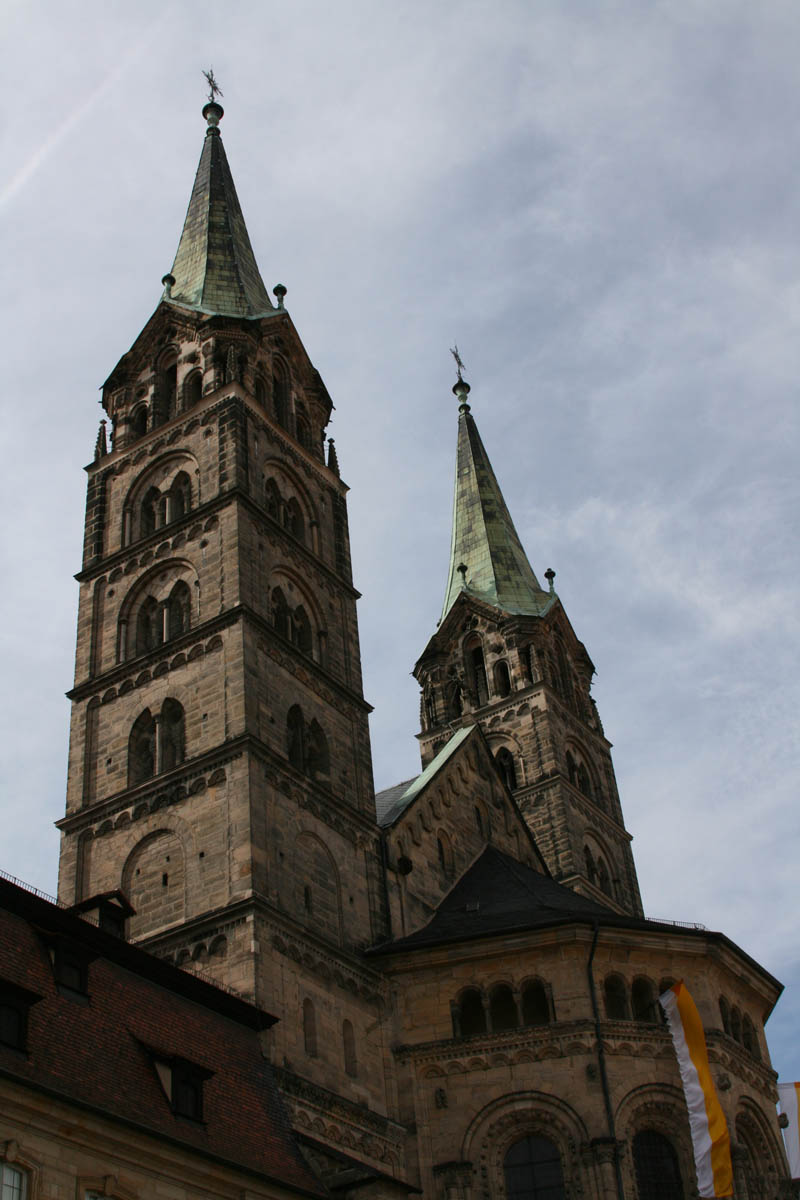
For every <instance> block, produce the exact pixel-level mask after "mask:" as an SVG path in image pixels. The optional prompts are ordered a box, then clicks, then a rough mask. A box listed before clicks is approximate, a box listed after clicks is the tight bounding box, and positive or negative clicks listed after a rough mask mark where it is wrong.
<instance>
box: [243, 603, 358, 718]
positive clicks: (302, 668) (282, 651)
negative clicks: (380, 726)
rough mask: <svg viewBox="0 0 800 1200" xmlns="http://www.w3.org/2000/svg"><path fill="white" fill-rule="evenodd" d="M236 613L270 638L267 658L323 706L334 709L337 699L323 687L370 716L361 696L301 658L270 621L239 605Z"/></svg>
mask: <svg viewBox="0 0 800 1200" xmlns="http://www.w3.org/2000/svg"><path fill="white" fill-rule="evenodd" d="M237 611H241V612H242V613H243V614H244V617H245V619H246V620H248V621H250V622H251V624H252V625H253V626H254V628H256V629H258V631H259V632H260V633H261V634H265V635H266V636H267V637H269V638H270V642H268V643H267V653H268V654H269V656H270V658H271V659H273V661H274V662H277V663H279V664H280V665H281V666H282V667H283V668H284V669H285V670H287V671H289V672H290V674H292V675H294V677H295V678H296V679H300V682H301V683H304V684H305V685H306V686H307V687H311V690H312V691H315V692H316V693H317V695H318V696H320V698H321V699H322V700H324V701H325V703H326V704H333V705H335V704H336V698H335V697H334V696H333V695H332V694H331V692H329V691H326V690H325V685H327V686H328V687H330V688H333V689H334V690H335V691H336V692H338V693H339V695H340V696H341V697H342V698H343V699H345V700H347V701H348V703H350V704H352V705H354V706H355V707H356V708H360V709H361V710H362V711H363V712H366V713H371V712H372V705H371V704H369V703H368V702H367V701H366V700H365V699H364V697H363V696H361V695H359V693H358V692H355V691H353V689H352V688H350V687H348V685H347V684H346V683H342V682H341V680H338V679H336V677H335V676H334V675H331V674H330V672H329V671H327V670H326V669H325V667H323V666H320V664H319V663H318V662H317V661H316V660H315V659H313V658H309V656H308V655H307V654H303V653H302V651H301V650H298V649H297V647H296V646H293V645H292V643H291V642H290V641H289V640H288V638H284V637H281V635H280V634H279V633H276V631H275V627H274V625H271V624H270V623H269V621H267V620H265V619H264V617H262V616H260V615H259V614H258V613H256V612H255V611H254V610H253V609H252V608H249V607H248V606H246V605H240V606H239V608H238V610H237ZM309 671H310V673H311V675H313V676H314V677H315V682H314V683H311V681H310V679H309Z"/></svg>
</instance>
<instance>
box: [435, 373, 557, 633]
mask: <svg viewBox="0 0 800 1200" xmlns="http://www.w3.org/2000/svg"><path fill="white" fill-rule="evenodd" d="M456 386H458V385H456ZM463 386H466V385H463ZM454 390H455V389H454ZM462 564H463V565H464V566H466V568H467V570H466V574H465V575H463V576H462V573H461V572H460V571H459V569H458V568H459V566H461V565H462ZM462 591H466V592H467V594H468V595H470V596H474V597H475V598H476V599H478V600H483V601H484V602H485V603H486V604H491V605H492V606H493V607H495V608H501V609H502V610H503V611H504V612H507V613H513V614H524V615H526V616H540V615H541V614H542V613H543V612H545V611H546V610H547V608H548V607H549V605H550V603H551V602H552V597H551V596H550V593H549V592H546V591H544V590H543V588H542V587H541V585H540V583H539V581H538V579H537V578H536V576H535V575H534V573H533V570H532V568H531V565H530V563H529V562H528V559H527V556H526V554H525V551H524V550H523V548H522V542H521V541H520V540H519V536H518V534H517V531H516V529H515V528H514V522H513V521H512V520H511V514H510V513H509V511H508V508H507V507H506V502H505V500H504V499H503V493H502V492H501V491H500V484H499V483H498V482H497V479H496V477H495V473H494V471H493V470H492V464H491V463H490V462H489V455H488V454H487V453H486V450H485V449H484V446H483V442H482V441H481V437H480V434H479V433H478V427H477V425H476V424H475V420H474V418H473V416H472V414H471V412H470V408H469V405H468V404H467V403H465V402H462V404H461V405H460V408H459V418H458V449H457V453H456V484H455V494H454V497H453V532H452V540H451V546H450V573H449V576H448V580H447V590H446V593H445V598H444V607H443V609H442V617H441V619H442V620H444V618H445V617H446V616H447V614H448V612H449V611H450V609H451V608H452V606H453V603H454V602H455V600H456V597H457V596H458V595H459V594H460V593H461V592H462Z"/></svg>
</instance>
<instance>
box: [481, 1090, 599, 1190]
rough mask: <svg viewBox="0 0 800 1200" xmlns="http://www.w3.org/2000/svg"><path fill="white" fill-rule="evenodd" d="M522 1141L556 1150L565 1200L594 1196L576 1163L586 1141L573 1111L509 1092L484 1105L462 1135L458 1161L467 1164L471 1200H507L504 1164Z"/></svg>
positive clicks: (587, 1172) (547, 1098)
mask: <svg viewBox="0 0 800 1200" xmlns="http://www.w3.org/2000/svg"><path fill="white" fill-rule="evenodd" d="M526 1138H544V1139H546V1140H547V1141H549V1142H551V1143H552V1145H553V1146H554V1147H555V1148H556V1150H557V1152H558V1156H559V1159H560V1165H561V1173H562V1180H563V1192H562V1195H563V1197H564V1198H565V1200H572V1198H573V1197H577V1196H578V1195H580V1194H581V1193H582V1192H583V1193H585V1194H588V1195H599V1194H600V1187H599V1184H600V1181H599V1179H596V1178H595V1171H594V1167H593V1165H592V1164H591V1163H587V1162H585V1161H582V1159H581V1147H582V1145H583V1144H585V1143H586V1142H588V1140H589V1135H588V1132H587V1130H586V1126H585V1125H584V1123H583V1121H582V1120H581V1118H580V1117H579V1116H578V1114H577V1113H576V1112H575V1110H574V1109H573V1108H572V1107H571V1106H570V1105H568V1104H566V1103H565V1102H564V1101H563V1100H560V1099H558V1098H557V1097H556V1096H552V1095H547V1094H545V1093H543V1092H512V1093H509V1094H508V1095H506V1096H502V1097H500V1098H499V1099H497V1100H493V1101H491V1103H490V1104H487V1105H486V1107H485V1108H483V1109H482V1110H481V1111H480V1112H479V1113H478V1114H477V1115H476V1116H475V1117H474V1118H473V1120H472V1121H471V1122H470V1124H469V1126H468V1128H467V1130H466V1132H465V1134H464V1137H463V1141H462V1152H461V1156H460V1157H461V1160H462V1162H471V1163H472V1168H473V1180H474V1191H473V1195H474V1196H475V1197H476V1198H478V1197H479V1198H480V1200H508V1195H509V1193H508V1190H507V1188H506V1173H505V1170H504V1167H505V1164H506V1158H507V1155H508V1154H509V1151H511V1150H512V1148H513V1147H515V1146H517V1145H519V1143H521V1142H522V1141H524V1140H525V1139H526ZM554 1200H555V1193H554Z"/></svg>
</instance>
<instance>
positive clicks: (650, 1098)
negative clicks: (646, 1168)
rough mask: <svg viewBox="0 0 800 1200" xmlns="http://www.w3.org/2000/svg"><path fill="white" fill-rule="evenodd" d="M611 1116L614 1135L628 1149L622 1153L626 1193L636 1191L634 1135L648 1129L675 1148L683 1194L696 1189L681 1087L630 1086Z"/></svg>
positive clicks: (669, 1085) (651, 1084)
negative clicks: (612, 1116) (614, 1128)
mask: <svg viewBox="0 0 800 1200" xmlns="http://www.w3.org/2000/svg"><path fill="white" fill-rule="evenodd" d="M614 1120H615V1125H616V1131H617V1139H618V1141H621V1142H623V1143H624V1144H625V1146H626V1147H627V1149H628V1153H626V1154H623V1156H622V1172H623V1176H624V1178H625V1184H626V1194H629V1195H631V1196H638V1194H639V1193H638V1188H637V1185H636V1166H635V1162H634V1156H633V1146H634V1138H635V1137H636V1135H637V1134H638V1133H644V1132H647V1131H652V1132H654V1133H657V1134H659V1135H660V1136H661V1137H663V1138H666V1139H667V1140H668V1142H669V1143H670V1145H671V1146H672V1148H673V1149H674V1151H675V1155H676V1157H677V1160H678V1167H679V1170H680V1179H681V1185H682V1189H683V1195H684V1197H689V1196H692V1195H694V1194H695V1193H696V1188H695V1169H694V1155H693V1153H692V1138H691V1132H690V1130H689V1117H688V1114H687V1112H686V1102H685V1100H684V1098H683V1092H682V1091H681V1089H680V1088H678V1087H674V1086H673V1085H672V1084H669V1083H648V1084H643V1085H642V1086H641V1087H637V1088H633V1089H632V1090H631V1091H630V1092H628V1094H627V1095H626V1096H625V1097H624V1098H623V1099H622V1101H621V1102H620V1104H619V1106H618V1108H617V1111H616V1114H615V1118H614Z"/></svg>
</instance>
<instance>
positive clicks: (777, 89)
mask: <svg viewBox="0 0 800 1200" xmlns="http://www.w3.org/2000/svg"><path fill="white" fill-rule="evenodd" d="M3 40H4V46H3V57H2V61H3V76H4V80H3V82H4V89H3V91H4V96H5V101H4V104H3V121H2V125H3V128H2V135H1V136H2V162H3V164H4V168H5V170H4V172H3V180H2V183H1V184H0V229H2V233H1V234H0V237H2V254H3V267H4V270H3V279H4V286H3V288H2V296H1V297H0V302H1V303H2V307H3V314H2V319H3V328H4V331H5V338H4V345H5V350H4V352H3V359H2V364H3V374H4V387H3V391H4V403H3V421H2V434H1V436H2V445H3V464H4V466H3V471H2V475H0V487H1V488H2V493H3V495H2V500H3V504H4V512H5V513H6V514H7V516H6V520H5V521H4V522H3V525H2V529H1V530H0V538H2V554H3V565H4V570H5V581H6V582H5V586H4V588H3V589H2V592H1V593H0V604H2V608H3V612H2V621H0V629H2V631H3V632H2V635H0V639H1V640H2V646H1V647H0V648H1V649H2V658H3V662H4V663H5V679H6V686H5V688H4V689H3V692H2V717H1V718H0V719H1V720H2V736H3V743H4V747H5V753H4V755H3V759H2V773H3V779H2V798H3V799H2V802H3V805H4V823H3V828H4V838H3V847H2V856H1V857H2V861H1V862H0V866H2V867H4V868H5V869H6V870H7V871H9V872H11V873H13V874H15V875H17V876H19V877H21V878H23V879H25V880H27V881H29V882H31V883H33V884H35V885H38V886H40V887H42V888H44V889H45V890H46V891H49V892H53V891H55V886H56V860H57V838H56V835H55V832H54V831H53V829H52V821H53V820H55V819H57V818H58V816H59V815H61V813H62V812H63V803H64V779H65V768H66V752H67V720H68V711H67V710H68V706H67V702H66V700H65V699H64V695H63V693H64V691H65V690H66V689H67V688H68V687H69V686H70V683H71V674H72V656H73V652H74V635H75V609H76V598H77V585H76V584H75V583H74V581H73V579H72V574H73V573H74V572H75V571H76V570H77V569H78V568H79V565H80V553H81V539H82V521H83V502H84V488H85V477H84V474H83V471H82V466H83V464H85V463H86V462H88V461H89V459H90V458H91V454H92V449H93V445H94V438H95V435H96V430H97V421H98V418H99V416H100V410H99V409H98V407H97V400H98V392H97V388H98V387H99V385H100V384H101V383H102V382H103V380H104V379H105V377H106V376H107V374H108V373H109V371H110V369H111V368H112V367H113V366H114V364H115V362H116V361H117V359H118V358H119V356H120V355H121V354H122V353H123V352H124V351H125V350H126V349H127V348H128V346H129V345H130V343H131V342H132V341H133V339H134V337H135V336H136V334H137V333H138V331H139V329H140V328H141V326H142V325H143V324H144V322H145V320H146V319H147V318H148V316H149V315H150V313H151V312H152V310H153V309H154V308H155V306H156V304H157V302H158V299H159V295H160V291H161V288H160V279H161V276H162V275H163V274H164V273H165V271H167V270H168V269H169V267H170V265H171V263H172V259H173V256H174V252H175V248H176V246H177V241H178V237H179V234H180V229H181V225H182V220H183V216H184V212H185V208H186V204H187V201H188V197H189V192H190V189H191V184H192V179H193V176H194V171H195V168H196V164H197V159H198V157H199V154H200V150H201V145H202V140H203V131H204V124H203V121H202V118H201V116H200V109H201V107H202V104H203V101H204V81H203V78H202V76H201V74H200V70H201V68H203V67H206V66H208V65H209V64H213V66H214V69H215V72H216V74H217V76H218V78H219V81H220V83H221V86H222V88H223V90H224V93H225V97H224V101H223V103H224V105H225V109H226V116H225V119H224V121H223V126H222V132H223V137H224V140H225V145H226V149H227V152H228V157H229V159H230V162H231V166H232V169H233V173H234V178H235V180H236V184H237V189H238V192H239V198H240V200H241V203H242V207H243V209H244V213H245V217H246V220H247V223H248V227H249V231H250V237H251V240H252V242H253V245H254V248H255V251H256V255H257V257H258V260H259V264H260V266H261V269H262V274H263V276H264V280H265V283H266V284H267V286H268V287H272V285H273V284H274V283H276V282H278V281H281V282H283V283H285V284H286V286H287V288H288V296H287V307H288V308H289V310H290V312H291V313H292V316H293V318H294V320H295V323H296V325H297V327H298V329H299V331H300V334H301V336H302V337H303V340H304V342H305V344H306V346H307V348H308V350H309V353H310V354H311V357H312V359H313V361H314V362H315V364H316V366H317V367H318V368H319V369H320V371H321V372H322V375H323V377H324V378H325V380H326V382H327V385H328V387H329V390H330V392H331V395H332V396H333V399H334V403H335V405H336V411H335V413H334V420H333V423H332V426H331V429H330V432H331V433H332V434H333V435H334V436H335V438H336V442H337V448H338V451H339V458H340V462H341V466H342V473H343V475H344V477H345V478H346V480H347V481H348V483H349V484H350V486H351V488H352V492H351V497H350V521H351V532H352V540H353V562H354V570H355V576H356V583H357V585H358V586H359V588H360V589H361V591H362V592H363V595H364V598H363V600H362V601H361V603H360V616H361V636H362V651H363V657H364V670H365V691H366V695H367V697H368V699H369V700H370V701H371V702H372V703H373V704H374V705H375V713H374V715H373V718H372V732H373V749H374V761H375V779H376V785H377V786H378V787H385V786H388V785H389V784H391V783H394V782H397V781H398V780H400V779H403V778H407V777H408V776H410V775H413V774H414V773H415V771H416V770H417V769H418V757H417V744H416V742H415V740H414V737H413V734H414V732H415V731H416V728H417V719H418V699H417V689H416V685H415V684H414V682H413V680H412V679H411V678H410V676H409V671H410V669H411V667H412V666H413V663H414V661H415V659H416V657H417V655H418V654H419V653H420V651H421V650H422V649H423V647H424V645H425V643H426V641H427V639H428V637H429V636H430V634H431V633H432V632H433V629H434V627H435V622H436V619H437V617H438V615H439V611H440V607H441V602H442V598H443V592H444V586H445V580H446V568H447V555H448V549H449V529H450V506H451V495H452V477H453V463H454V453H455V434H456V404H455V401H454V398H453V396H452V395H451V392H450V387H451V385H452V382H453V370H452V361H451V359H450V356H449V354H448V347H450V346H451V345H452V344H453V342H454V340H456V341H457V342H458V345H459V347H460V350H461V353H462V356H463V358H464V360H465V362H466V364H467V368H468V370H467V377H468V379H469V381H470V383H471V384H472V388H473V391H472V396H471V400H472V402H473V412H474V414H475V416H476V418H477V421H478V424H479V427H480V429H481V433H482V435H483V439H484V442H485V444H486V446H487V449H488V451H489V454H490V455H491V457H492V460H493V463H494V467H495V470H496V472H497V474H498V477H499V479H500V481H501V484H502V486H503V489H504V492H505V496H506V500H507V502H508V504H509V507H510V509H511V511H512V514H513V516H514V518H515V522H516V525H517V529H518V531H519V533H520V535H521V537H522V540H523V542H524V544H525V546H526V548H527V550H528V554H529V557H530V559H531V562H532V565H533V566H534V569H535V570H536V571H537V573H538V574H539V577H540V578H541V575H542V572H543V571H544V570H545V568H546V567H548V566H552V567H553V568H554V569H555V570H556V571H557V578H556V588H557V590H558V592H559V594H560V596H561V598H562V600H563V602H564V604H565V606H566V609H567V612H568V614H569V616H570V618H571V620H572V623H573V625H574V627H575V630H576V632H577V633H578V636H579V637H581V638H582V639H583V641H584V642H585V644H586V646H587V649H588V650H589V653H590V654H591V656H592V658H593V660H594V662H595V664H596V666H597V672H598V674H597V680H596V684H595V696H596V699H597V701H598V705H599V707H600V712H601V715H602V717H603V720H604V724H605V728H606V732H607V734H608V736H609V737H610V738H611V739H612V740H613V742H614V743H615V763H616V769H617V774H618V778H619V785H620V792H621V795H622V802H623V807H624V810H625V814H626V821H627V825H628V828H629V829H630V830H631V832H632V833H633V835H634V838H635V842H634V850H635V853H636V858H637V864H638V869H639V878H640V882H641V886H642V893H643V897H644V902H645V907H646V910H647V912H648V913H649V914H650V915H652V916H658V917H667V918H672V919H679V920H694V921H700V922H703V923H704V924H706V925H708V926H709V927H713V928H721V929H723V930H724V931H725V932H726V933H727V934H728V935H729V936H730V937H731V938H732V939H733V940H734V941H736V942H737V943H739V944H740V945H741V946H742V947H743V948H744V949H746V950H747V951H748V952H749V953H750V954H751V955H753V956H754V957H756V958H757V959H759V961H761V962H762V963H763V964H764V965H765V966H766V967H767V968H768V969H769V970H770V971H772V972H773V973H774V974H776V975H777V976H778V977H779V978H780V979H782V980H783V981H784V982H785V983H786V984H787V992H786V994H785V996H784V998H783V999H782V1000H781V1002H780V1004H779V1006H778V1009H777V1010H776V1013H775V1014H774V1016H773V1018H772V1020H771V1021H770V1024H769V1033H770V1042H771V1046H772V1052H773V1060H774V1062H775V1065H776V1067H777V1069H778V1070H779V1071H780V1073H781V1077H782V1078H784V1079H800V1038H798V1036H797V1033H796V1029H797V1026H798V1023H800V999H798V997H799V996H800V946H799V945H798V937H797V925H798V922H797V915H796V905H797V901H798V893H799V892H800V887H799V886H798V868H797V860H796V855H797V852H798V846H799V845H800V838H799V837H798V834H799V833H800V829H799V828H798V826H799V825H800V819H799V817H798V812H799V811H800V809H799V806H798V803H797V790H798V789H797V784H798V761H797V759H798V739H797V733H796V729H797V712H798V706H799V705H800V696H798V662H797V657H798V656H797V644H798V619H797V594H798V555H797V538H796V513H797V501H798V495H797V493H798V483H797V476H798V471H797V447H798V429H797V415H796V414H797V401H796V393H797V382H796V381H797V377H798V374H799V373H800V338H799V336H798V335H799V334H800V221H799V220H798V211H799V210H800V203H799V200H798V197H799V196H800V76H798V71H797V51H798V44H799V43H800V6H798V5H797V4H796V3H795V2H794V0H787V2H786V3H781V2H780V0H771V2H770V0H768V2H767V3H762V4H760V5H757V6H756V5H753V4H751V3H744V2H739V0H728V2H726V3H714V2H713V0H705V2H703V3H700V2H697V3H694V2H692V0H670V2H669V3H652V4H646V5H643V4H641V3H638V2H636V0H633V2H631V3H627V2H625V0H619V2H617V3H614V2H608V3H606V2H603V0H591V2H586V3H582V2H580V0H575V2H572V3H564V0H539V2H538V3H536V4H532V3H530V2H529V0H522V2H520V3H516V2H514V0H494V2H493V3H483V2H480V3H476V2H472V3H470V2H469V0H463V2H461V3H456V2H454V0H453V2H450V0H440V2H438V3H435V4H431V3H430V2H429V0H428V2H426V3H422V2H420V3H417V2H416V0H414V2H407V3H406V2H402V0H397V2H395V3H389V2H388V0H385V2H383V3H376V2H375V0H364V2H358V0H341V2H340V3H338V4H336V5H330V4H326V3H322V2H311V0H294V2H293V3H291V4H285V3H281V4H279V3H277V2H275V0H264V2H262V3H258V4H257V3H247V2H246V0H240V2H238V3H237V2H236V0H232V2H230V3H228V4H226V5H225V6H223V5H221V4H212V3H206V2H204V0H191V2H186V3H184V2H180V0H176V2H173V3H164V2H159V3H150V2H148V0H140V2H139V3H137V4H135V5H132V4H130V3H127V2H126V3H116V2H113V0H103V2H102V3H101V2H99V0H81V2H79V3H78V2H75V0H59V2H58V3H55V2H54V0H50V2H49V3H41V2H37V0H26V2H24V3H23V2H18V3H14V0H6V3H5V5H4V32H3Z"/></svg>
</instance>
